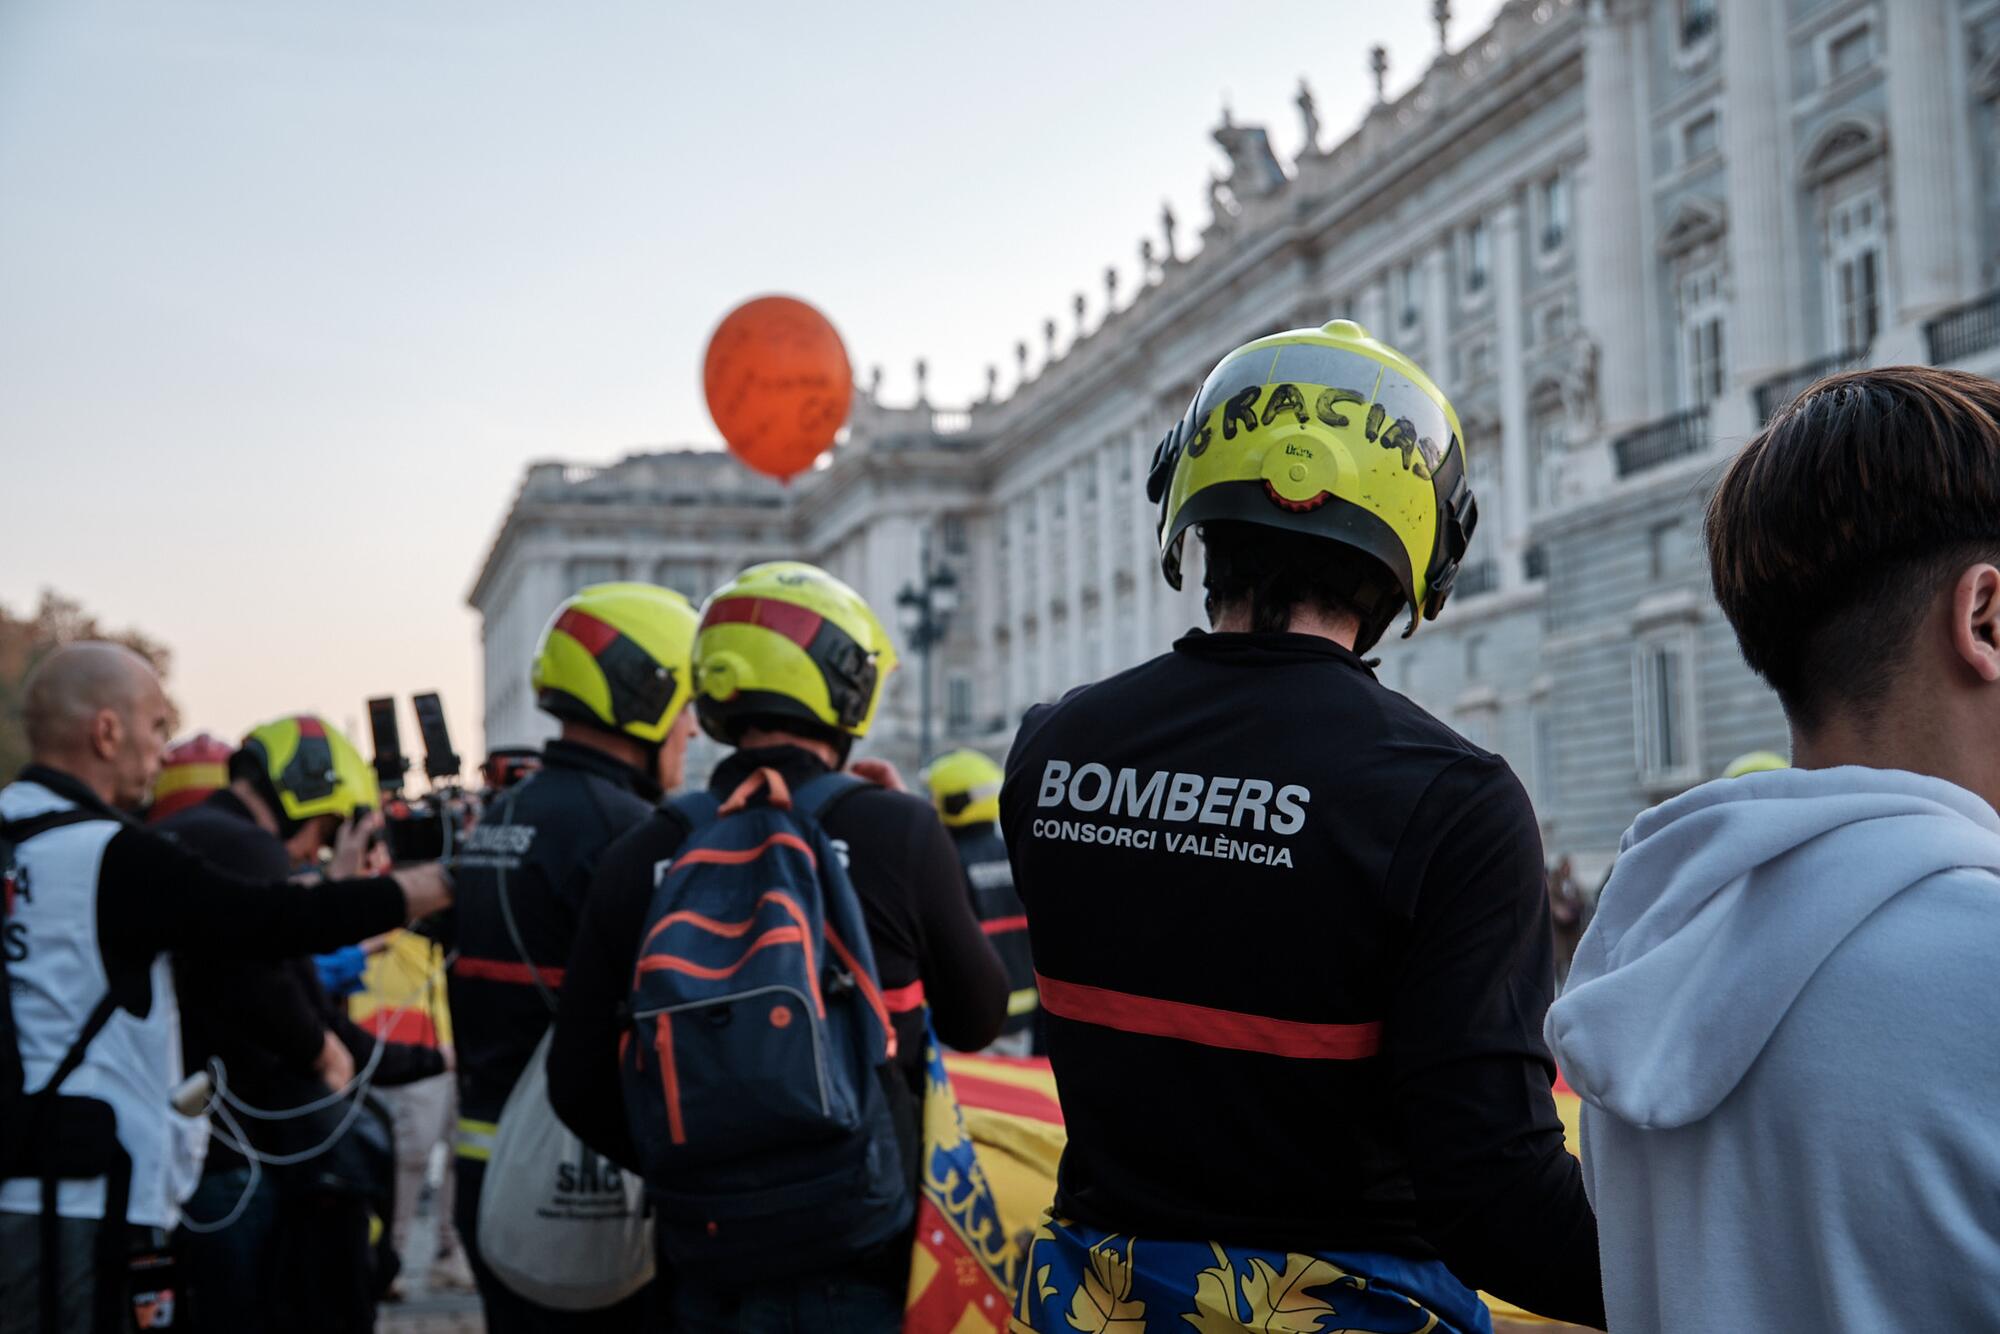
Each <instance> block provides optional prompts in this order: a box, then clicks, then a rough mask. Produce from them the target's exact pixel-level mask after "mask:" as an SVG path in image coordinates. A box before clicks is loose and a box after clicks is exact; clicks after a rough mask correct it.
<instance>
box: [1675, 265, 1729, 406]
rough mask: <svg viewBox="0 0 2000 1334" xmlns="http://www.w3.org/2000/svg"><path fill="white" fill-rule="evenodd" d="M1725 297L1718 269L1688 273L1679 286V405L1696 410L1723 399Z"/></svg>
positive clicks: (1725, 366) (1718, 267) (1707, 268)
mask: <svg viewBox="0 0 2000 1334" xmlns="http://www.w3.org/2000/svg"><path fill="white" fill-rule="evenodd" d="M1724 299H1725V298H1724V293H1723V290H1722V273H1721V268H1720V266H1719V265H1709V266H1707V267H1704V268H1701V269H1697V270H1695V271H1693V272H1691V273H1689V274H1688V275H1687V276H1686V277H1685V278H1683V279H1682V280H1681V284H1680V325H1681V404H1682V406H1683V407H1689V408H1695V407H1701V406H1703V405H1705V404H1708V403H1712V402H1714V401H1715V400H1716V399H1718V398H1720V397H1721V396H1722V382H1723V379H1724V376H1725V375H1726V373H1727V369H1728V368H1727V363H1726V362H1725V360H1724V354H1725V348H1724V342H1723V339H1724V327H1725V326H1724Z"/></svg>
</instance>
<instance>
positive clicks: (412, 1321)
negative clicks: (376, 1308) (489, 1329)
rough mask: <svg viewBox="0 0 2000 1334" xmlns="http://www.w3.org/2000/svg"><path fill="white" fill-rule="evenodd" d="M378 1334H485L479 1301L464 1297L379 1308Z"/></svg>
mask: <svg viewBox="0 0 2000 1334" xmlns="http://www.w3.org/2000/svg"><path fill="white" fill-rule="evenodd" d="M375 1328H376V1330H377V1332H378V1334H484V1331H485V1329H486V1322H485V1321H483V1320H481V1319H480V1318H479V1299H478V1298H477V1297H474V1296H471V1295H469V1294H467V1295H451V1296H435V1297H433V1296H422V1297H413V1298H411V1299H410V1300H409V1301H407V1302H399V1303H396V1304H393V1305H389V1306H384V1307H383V1308H382V1312H381V1317H380V1319H379V1320H377V1321H376V1324H375Z"/></svg>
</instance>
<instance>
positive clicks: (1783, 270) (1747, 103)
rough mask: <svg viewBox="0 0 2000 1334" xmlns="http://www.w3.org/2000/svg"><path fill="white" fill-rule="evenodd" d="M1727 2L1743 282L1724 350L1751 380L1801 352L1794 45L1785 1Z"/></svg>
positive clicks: (1725, 121) (1732, 156)
mask: <svg viewBox="0 0 2000 1334" xmlns="http://www.w3.org/2000/svg"><path fill="white" fill-rule="evenodd" d="M1889 7H1890V8H1892V9H1893V8H1895V6H1894V5H1893V4H1892V5H1890V6H1889ZM1721 8H1722V69H1723V86H1724V88H1725V89H1726V91H1727V93H1728V103H1727V105H1726V107H1725V109H1724V111H1723V118H1722V125H1723V132H1724V134H1726V135H1727V136H1728V137H1727V141H1726V144H1725V147H1726V148H1727V150H1728V153H1729V267H1730V276H1731V279H1732V281H1733V283H1734V285H1735V289H1736V303H1735V307H1734V309H1733V310H1732V311H1731V316H1732V318H1731V320H1730V324H1729V335H1730V343H1731V344H1732V346H1730V347H1728V348H1727V349H1725V350H1726V352H1727V353H1728V359H1729V363H1730V367H1731V369H1732V371H1733V372H1734V373H1735V375H1736V377H1737V380H1738V381H1739V383H1740V384H1741V385H1743V386H1745V387H1747V386H1749V385H1754V384H1756V383H1758V382H1759V381H1760V380H1764V379H1766V378H1768V377H1770V376H1773V375H1777V374H1780V373H1782V372H1784V371H1786V370H1788V369H1790V368H1791V366H1792V365H1793V364H1794V363H1795V362H1796V360H1797V359H1798V354H1799V347H1798V342H1797V338H1796V336H1795V333H1794V326H1795V324H1796V322H1797V320H1798V310H1799V304H1800V303H1799V294H1798V293H1797V292H1796V291H1795V290H1793V286H1792V282H1791V275H1792V272H1793V265H1792V263H1791V256H1790V254H1789V252H1790V251H1791V250H1792V249H1793V247H1792V246H1791V245H1790V244H1788V242H1789V241H1790V238H1792V237H1793V236H1795V235H1796V234H1797V233H1796V231H1795V229H1794V226H1793V220H1792V217H1791V212H1792V207H1791V203H1792V173H1791V161H1790V159H1791V154H1790V153H1789V152H1788V151H1787V145H1788V143H1789V135H1788V134H1787V132H1786V130H1787V125H1788V123H1789V120H1790V118H1789V116H1787V115H1786V100H1787V99H1786V97H1785V90H1786V89H1787V88H1788V87H1789V84H1788V82H1787V80H1785V79H1784V78H1783V77H1782V75H1781V72H1782V71H1783V70H1784V69H1785V68H1786V57H1787V52H1786V48H1785V44H1784V43H1783V41H1781V40H1780V38H1779V33H1778V25H1779V23H1780V22H1782V21H1783V14H1784V8H1783V6H1779V5H1766V4H1741V3H1737V4H1724V5H1723V6H1722V7H1721Z"/></svg>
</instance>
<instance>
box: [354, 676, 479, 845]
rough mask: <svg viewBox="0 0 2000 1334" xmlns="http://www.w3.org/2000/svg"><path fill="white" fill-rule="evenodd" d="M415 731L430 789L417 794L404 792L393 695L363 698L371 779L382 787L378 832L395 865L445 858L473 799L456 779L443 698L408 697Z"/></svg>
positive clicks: (467, 824)
mask: <svg viewBox="0 0 2000 1334" xmlns="http://www.w3.org/2000/svg"><path fill="white" fill-rule="evenodd" d="M410 704H411V707H413V708H414V709H415V710H416V714H417V732H418V734H419V735H420V736H421V737H422V738H423V743H424V777H425V779H426V780H427V781H428V783H429V790H428V791H426V792H424V793H423V794H422V795H420V796H411V795H407V794H405V793H404V791H403V782H404V776H405V775H406V774H407V773H408V772H409V768H410V762H409V760H407V759H405V758H404V756H403V740H402V732H401V729H400V728H399V727H398V726H397V723H396V697H395V696H393V695H385V696H383V697H381V698H379V699H371V700H369V701H368V728H369V731H371V732H372V733H373V734H374V738H375V781H376V782H377V783H378V784H379V785H380V786H381V789H382V826H383V836H384V838H385V839H386V841H387V842H388V845H389V859H390V861H392V862H394V863H395V864H396V865H398V866H402V865H405V864H408V863H411V862H429V861H445V860H448V859H449V858H450V857H451V854H452V853H453V851H454V850H456V849H457V847H458V845H459V844H460V843H461V842H463V841H464V838H465V835H466V832H467V831H468V830H469V829H470V828H471V825H472V818H473V815H474V807H473V801H472V798H471V797H470V796H469V795H467V793H466V791H465V789H464V788H463V787H462V786H460V784H459V782H458V775H459V769H460V764H459V758H458V752H456V751H454V750H453V749H452V748H451V732H450V730H449V729H448V728H447V727H446V726H445V721H444V701H443V700H441V699H439V698H438V696H437V692H436V691H431V692H430V693H428V694H422V695H413V696H411V697H410Z"/></svg>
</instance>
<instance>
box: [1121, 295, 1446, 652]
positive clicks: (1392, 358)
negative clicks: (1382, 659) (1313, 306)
mask: <svg viewBox="0 0 2000 1334" xmlns="http://www.w3.org/2000/svg"><path fill="white" fill-rule="evenodd" d="M1146 489H1147V495H1148V496H1149V497H1150V498H1151V499H1153V500H1155V501H1157V502H1158V503H1159V505H1160V572H1161V573H1162V574H1163V575H1164V576H1165V577H1166V580H1167V583H1168V584H1170V585H1172V586H1173V587H1174V588H1179V587H1180V586H1181V549H1182V545H1183V543H1184V542H1185V540H1186V534H1187V530H1188V529H1189V528H1192V527H1194V526H1195V525H1196V524H1200V523H1207V522H1212V521H1218V520H1234V521H1237V522H1244V523H1256V524H1262V525H1265V526H1267V527H1272V528H1282V529H1286V530H1288V531H1293V532H1301V533H1308V534H1311V535H1314V536H1318V537H1324V538H1328V539H1331V540H1333V541H1336V542H1341V543H1345V544H1346V545H1348V546H1351V547H1355V548H1357V549H1359V550H1361V551H1363V552H1365V553H1367V554H1368V555H1370V556H1373V557H1375V559H1377V560H1379V561H1381V562H1382V564H1383V565H1385V566H1387V567H1388V569H1389V571H1390V573H1391V574H1393V575H1394V576H1395V579H1396V582H1397V585H1398V586H1399V587H1400V588H1401V590H1402V592H1403V596H1404V597H1405V599H1407V600H1408V602H1409V605H1410V624H1409V628H1408V629H1407V630H1406V631H1405V632H1404V633H1405V634H1406V635H1407V634H1409V633H1412V632H1414V631H1415V629H1416V627H1417V623H1418V621H1419V620H1420V619H1421V620H1430V619H1434V618H1435V617H1436V616H1437V614H1438V612H1439V611H1441V610H1443V608H1444V602H1445V598H1446V597H1447V596H1448V595H1449V594H1450V592H1451V585H1452V581H1453V580H1454V579H1455V578H1456V576H1457V573H1458V567H1459V563H1460V562H1461V561H1462V560H1463V559H1464V556H1465V550H1466V546H1467V544H1468V543H1469V542H1470V541H1471V539H1472V530H1473V528H1474V526H1475V525H1476V524H1477V522H1478V517H1479V513H1478V506H1477V505H1476V504H1475V503H1474V502H1473V498H1472V491H1471V488H1470V487H1469V486H1468V485H1467V483H1466V477H1465V445H1464V443H1463V439H1462V435H1461V432H1460V428H1459V424H1458V414H1457V412H1456V411H1454V410H1453V408H1452V406H1451V403H1450V401H1449V400H1447V399H1446V398H1445V396H1444V394H1443V393H1442V392H1440V391H1439V389H1438V387H1437V386H1436V385H1435V384H1433V383H1432V382H1431V379H1430V377H1429V376H1427V375H1425V374H1424V372H1423V371H1422V369H1420V368H1419V367H1418V366H1417V364H1416V363H1415V362H1413V361H1411V360H1410V359H1409V358H1408V357H1406V356H1404V355H1403V354H1402V353H1400V352H1398V351H1397V350H1396V349H1395V348H1393V347H1390V346H1389V345H1388V344H1387V343H1383V342H1380V341H1378V340H1377V339H1375V338H1373V337H1371V336H1370V335H1369V334H1368V332H1367V330H1365V329H1363V328H1362V327H1361V326H1360V325H1358V324H1356V323H1354V322H1353V321H1352V320H1335V321H1333V322H1332V323H1331V324H1328V325H1326V326H1324V327H1323V328H1318V329H1293V330H1291V331H1289V332H1286V333H1281V334H1273V335H1271V336H1269V337H1267V338H1259V339H1257V340H1256V341H1255V342H1251V343H1246V344H1244V345H1243V346H1242V347H1239V348H1237V349H1236V350H1235V351H1234V352H1231V353H1230V354H1229V355H1228V356H1226V357H1224V358H1223V359H1222V361H1221V363H1220V364H1219V365H1217V366H1216V368H1215V369H1214V370H1213V371H1212V372H1210V373H1209V377H1208V379H1207V380H1206V381H1205V382H1204V383H1203V384H1202V387H1201V389H1200V391H1199V392H1198V393H1196V395H1195V398H1194V402H1193V403H1192V404H1191V405H1190V406H1189V408H1188V412H1187V415H1186V416H1185V417H1184V418H1182V420H1181V421H1180V423H1179V424H1177V425H1176V426H1175V427H1174V429H1173V430H1171V431H1169V432H1168V433H1167V436H1166V438H1165V439H1164V440H1162V441H1161V442H1160V446H1159V449H1158V450H1157V451H1155V453H1154V456H1153V467H1152V472H1151V475H1150V476H1149V477H1148V478H1147V482H1146Z"/></svg>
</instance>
